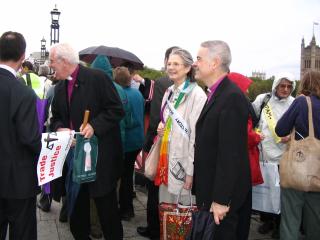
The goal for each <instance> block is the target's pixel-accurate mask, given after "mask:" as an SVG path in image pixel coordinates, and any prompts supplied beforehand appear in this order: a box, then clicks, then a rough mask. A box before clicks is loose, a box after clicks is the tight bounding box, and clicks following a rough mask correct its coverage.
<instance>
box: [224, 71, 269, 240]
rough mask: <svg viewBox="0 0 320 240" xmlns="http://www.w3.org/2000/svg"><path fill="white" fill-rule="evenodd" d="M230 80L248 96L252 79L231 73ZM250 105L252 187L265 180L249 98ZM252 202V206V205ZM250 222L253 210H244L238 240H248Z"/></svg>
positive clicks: (254, 114)
mask: <svg viewBox="0 0 320 240" xmlns="http://www.w3.org/2000/svg"><path fill="white" fill-rule="evenodd" d="M228 78H229V79H230V80H231V81H232V82H234V83H235V84H236V85H237V86H238V87H239V88H240V89H241V91H242V92H243V93H244V94H245V95H247V94H248V89H249V87H250V85H251V83H252V80H251V79H250V78H247V77H246V76H244V75H242V74H240V73H235V72H232V73H229V74H228ZM247 103H248V109H249V119H248V127H247V131H248V153H249V161H250V169H251V183H252V186H255V185H258V184H261V183H263V178H262V174H261V170H260V165H259V149H258V144H259V143H260V141H261V139H262V136H261V135H260V134H259V133H257V132H256V131H255V130H254V128H255V125H256V124H257V121H255V123H254V120H255V119H256V113H255V112H254V109H253V107H252V105H251V102H250V100H249V99H248V98H247ZM251 200H252V199H249V201H250V206H251V205H252V204H251ZM250 220H251V209H249V208H248V209H244V211H243V212H240V214H239V224H238V226H237V232H238V233H237V236H238V240H246V239H248V237H249V231H250Z"/></svg>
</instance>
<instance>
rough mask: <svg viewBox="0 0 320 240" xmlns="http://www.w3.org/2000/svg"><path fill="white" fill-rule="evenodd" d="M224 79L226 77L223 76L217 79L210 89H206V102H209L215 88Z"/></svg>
mask: <svg viewBox="0 0 320 240" xmlns="http://www.w3.org/2000/svg"><path fill="white" fill-rule="evenodd" d="M225 77H226V75H223V76H222V77H221V78H219V79H218V81H216V82H215V83H214V84H213V85H212V86H211V87H210V88H208V89H207V91H208V102H209V101H210V99H211V97H212V95H213V94H214V92H215V91H216V89H217V87H218V86H219V85H220V83H221V82H222V80H223V79H224V78H225Z"/></svg>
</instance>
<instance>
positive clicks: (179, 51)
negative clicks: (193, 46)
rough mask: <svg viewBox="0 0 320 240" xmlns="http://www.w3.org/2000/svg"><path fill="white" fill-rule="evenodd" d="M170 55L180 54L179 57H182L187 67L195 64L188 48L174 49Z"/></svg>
mask: <svg viewBox="0 0 320 240" xmlns="http://www.w3.org/2000/svg"><path fill="white" fill-rule="evenodd" d="M170 55H178V56H179V57H181V59H182V61H183V64H184V65H185V66H186V67H189V66H192V64H193V59H192V56H191V54H190V53H189V52H188V51H187V50H184V49H182V48H176V49H173V50H172V52H171V53H170Z"/></svg>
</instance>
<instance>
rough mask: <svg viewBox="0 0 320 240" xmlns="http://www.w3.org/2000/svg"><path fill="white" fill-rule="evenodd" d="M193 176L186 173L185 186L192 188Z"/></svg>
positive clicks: (185, 187)
mask: <svg viewBox="0 0 320 240" xmlns="http://www.w3.org/2000/svg"><path fill="white" fill-rule="evenodd" d="M192 181H193V176H190V175H186V180H185V182H184V185H183V188H184V189H187V190H190V189H191V188H192Z"/></svg>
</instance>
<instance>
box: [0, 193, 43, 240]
mask: <svg viewBox="0 0 320 240" xmlns="http://www.w3.org/2000/svg"><path fill="white" fill-rule="evenodd" d="M8 223H9V239H10V240H24V239H25V240H29V239H35V240H36V239H37V216H36V196H34V197H31V198H27V199H4V198H0V239H5V237H6V230H7V225H8Z"/></svg>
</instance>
